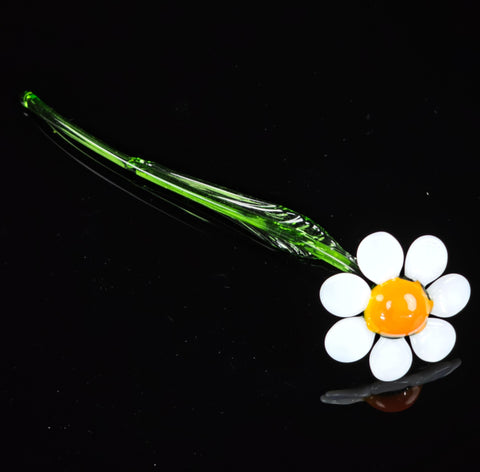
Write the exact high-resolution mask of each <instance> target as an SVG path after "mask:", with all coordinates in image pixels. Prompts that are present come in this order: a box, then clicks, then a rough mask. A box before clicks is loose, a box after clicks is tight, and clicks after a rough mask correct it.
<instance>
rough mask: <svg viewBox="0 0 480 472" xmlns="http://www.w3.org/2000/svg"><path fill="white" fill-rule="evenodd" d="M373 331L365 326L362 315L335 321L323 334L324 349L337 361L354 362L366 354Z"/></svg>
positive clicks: (370, 344) (371, 341)
mask: <svg viewBox="0 0 480 472" xmlns="http://www.w3.org/2000/svg"><path fill="white" fill-rule="evenodd" d="M374 339H375V333H374V332H373V331H370V330H369V329H368V328H367V323H365V320H364V319H363V316H357V317H356V318H345V319H343V320H340V321H337V322H336V323H335V324H334V325H333V326H332V327H331V328H330V330H329V331H328V333H327V335H326V336H325V349H326V350H327V353H328V355H329V356H330V357H333V359H335V360H336V361H339V362H355V361H358V360H360V359H361V358H362V357H364V356H366V355H367V354H368V351H369V350H370V348H371V347H372V344H373V340H374Z"/></svg>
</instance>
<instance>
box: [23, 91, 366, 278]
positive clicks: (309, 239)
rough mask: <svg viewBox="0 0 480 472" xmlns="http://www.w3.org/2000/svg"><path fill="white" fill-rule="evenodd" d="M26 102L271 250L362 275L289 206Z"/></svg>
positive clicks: (60, 129) (66, 131) (59, 128)
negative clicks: (127, 146) (137, 153)
mask: <svg viewBox="0 0 480 472" xmlns="http://www.w3.org/2000/svg"><path fill="white" fill-rule="evenodd" d="M21 103H22V105H23V106H24V107H25V108H26V109H28V110H29V111H30V112H32V113H34V114H35V115H37V116H38V117H39V118H41V119H42V120H43V121H45V122H46V123H47V124H48V125H49V126H50V127H51V128H52V129H53V131H54V132H55V133H58V134H59V135H60V136H62V137H64V138H66V140H67V141H68V142H71V140H73V141H75V142H77V143H79V144H81V145H82V146H84V147H85V148H87V149H89V150H91V151H93V152H95V153H96V154H98V155H100V156H102V157H103V158H105V159H108V160H109V161H111V162H113V163H115V164H117V165H119V166H121V167H123V168H124V169H126V170H128V171H131V172H134V173H135V174H136V175H137V176H139V177H141V178H143V179H146V180H148V181H150V182H152V183H153V184H155V185H158V186H160V187H162V188H164V189H168V190H170V191H172V192H175V193H177V194H179V195H182V196H183V197H185V198H188V199H189V200H192V201H194V202H197V203H198V204H200V205H203V206H205V207H207V208H209V209H211V210H213V211H215V212H217V213H219V214H221V215H224V216H225V217H228V218H230V219H231V220H233V221H234V222H236V223H238V224H240V225H242V226H243V227H244V228H246V229H247V230H249V231H250V232H252V233H253V234H255V235H256V236H257V237H258V238H260V239H261V240H262V241H263V242H264V243H268V245H270V246H271V247H273V248H275V249H279V250H281V251H286V252H288V253H290V254H293V255H295V256H297V257H300V258H303V259H311V260H322V261H325V262H327V263H329V264H331V265H332V266H334V267H336V268H337V269H340V270H341V271H343V272H358V266H357V264H356V261H355V258H354V257H353V256H351V255H350V254H349V253H348V252H347V251H345V250H344V249H342V248H341V247H340V245H339V244H338V243H337V242H336V241H335V240H334V239H333V238H332V237H331V236H330V235H329V234H328V233H327V232H326V231H325V230H324V229H323V228H322V227H321V226H320V225H318V224H317V223H315V222H314V221H312V220H311V219H310V218H308V217H306V216H303V215H301V214H300V213H297V212H295V211H292V210H290V209H288V208H286V207H284V206H281V205H276V204H273V203H269V202H265V201H262V200H258V199H255V198H251V197H248V196H246V195H242V194H240V193H237V192H233V191H231V190H228V189H226V188H223V187H220V186H218V185H213V184H210V183H207V182H204V181H202V180H199V179H196V178H192V177H189V176H186V175H182V174H179V173H177V172H174V171H172V170H170V169H168V168H166V167H163V166H161V165H159V164H157V163H156V162H152V161H147V160H145V159H141V158H139V157H131V156H127V155H126V154H123V153H121V152H119V151H116V150H114V149H113V148H111V147H110V146H108V145H107V144H105V143H103V142H102V141H100V140H99V139H97V138H95V137H94V136H92V135H90V134H88V133H86V132H85V131H83V130H82V129H81V128H79V127H78V126H76V125H74V124H72V123H70V122H69V121H67V120H66V119H65V118H63V117H62V116H61V115H59V114H58V113H57V112H56V111H55V110H53V109H52V108H51V107H49V106H48V105H46V104H45V103H44V102H43V101H42V100H41V99H40V98H38V97H37V96H36V95H35V94H34V93H33V92H25V93H24V94H23V96H22V100H21Z"/></svg>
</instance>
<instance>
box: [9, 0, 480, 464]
mask: <svg viewBox="0 0 480 472" xmlns="http://www.w3.org/2000/svg"><path fill="white" fill-rule="evenodd" d="M324 3H325V5H324V6H323V3H322V2H318V4H317V5H316V6H315V7H313V6H312V7H301V6H298V7H289V8H287V7H278V6H271V7H269V8H267V7H266V6H265V7H264V8H263V9H261V8H259V7H258V6H257V7H252V8H249V7H247V6H242V5H240V4H238V5H237V6H232V5H230V6H229V7H226V6H225V5H223V6H219V5H216V6H214V7H213V6H212V7H207V6H205V5H201V6H196V7H191V6H180V5H176V6H175V7H174V6H172V5H171V4H168V3H165V2H159V4H158V5H153V4H152V6H150V7H148V8H142V7H140V6H137V5H135V4H133V3H132V4H130V5H128V6H126V7H121V6H120V5H119V4H117V5H112V6H111V8H110V7H106V6H102V7H99V6H98V5H97V6H96V7H93V6H92V7H91V6H88V5H86V4H69V5H63V6H62V7H55V8H53V7H48V6H47V5H43V4H41V5H37V6H36V7H27V6H24V7H22V6H21V5H20V4H15V5H13V4H12V5H9V6H8V8H7V9H6V10H4V13H3V14H2V18H1V20H0V22H1V24H2V27H1V32H0V39H1V41H2V47H1V54H2V83H3V85H2V104H3V106H2V113H1V115H0V120H1V133H2V156H1V158H2V160H3V165H2V186H1V188H2V193H3V194H2V218H1V221H0V237H1V247H2V250H1V253H0V264H1V278H2V279H1V280H2V285H1V291H2V292H1V293H2V300H3V304H2V305H3V308H2V321H3V322H2V328H1V332H0V337H1V343H0V346H1V356H0V376H1V377H0V378H1V380H0V405H1V408H2V419H1V421H0V430H1V431H2V434H3V436H4V438H5V439H4V440H3V441H2V448H3V449H4V452H3V453H2V457H0V461H1V460H3V461H4V464H5V466H4V467H3V468H4V470H33V468H35V470H43V469H40V468H41V467H42V466H43V467H45V468H46V469H45V470H61V471H77V470H124V469H125V470H136V471H143V470H152V471H153V470H182V471H183V470H237V469H238V470H322V469H325V468H326V467H329V468H330V469H331V470H350V469H352V468H353V467H355V469H357V470H397V469H398V470H400V469H402V470H403V469H406V470H444V469H450V470H451V468H452V467H457V469H458V470H465V469H466V467H467V464H468V463H470V461H472V460H473V459H474V457H475V454H474V452H475V451H474V447H475V445H476V444H477V442H478V433H477V427H476V425H477V424H478V420H479V417H478V399H477V398H476V397H477V393H476V392H477V391H478V389H477V387H476V386H475V382H476V378H477V372H478V355H477V346H478V339H477V336H478V321H477V316H478V313H477V312H478V301H477V298H476V286H477V281H478V275H477V274H476V269H477V267H478V257H477V245H478V241H477V238H476V237H475V234H476V233H475V225H476V224H477V220H478V202H479V200H478V198H479V194H478V184H477V181H478V171H477V166H476V159H477V156H478V142H477V134H478V124H479V113H478V101H475V100H474V88H476V87H478V81H476V79H475V78H474V75H473V71H474V69H475V67H476V66H478V34H477V29H478V28H477V17H476V16H475V15H474V10H473V8H470V7H469V6H468V4H465V3H461V2H450V5H449V6H448V7H445V6H441V5H438V4H437V2H424V3H422V4H421V8H420V7H419V6H418V4H417V5H416V6H415V7H413V8H412V7H408V6H406V5H405V4H404V3H403V2H402V3H398V4H397V6H395V7H394V6H390V7H386V6H385V4H382V3H381V2H363V4H362V5H361V6H359V5H356V6H354V7H352V5H350V4H348V3H345V2H332V3H335V5H336V6H335V7H332V6H327V5H329V3H330V2H324ZM386 3H388V2H386ZM26 89H31V90H33V91H34V92H35V93H36V94H38V95H39V96H40V97H41V98H42V99H43V100H44V101H45V102H47V103H48V104H50V105H51V106H53V107H54V108H55V109H56V110H57V111H59V112H60V113H62V114H63V115H64V116H66V117H68V118H72V119H73V120H74V121H75V123H77V124H79V125H80V126H81V127H83V128H84V129H86V130H88V131H90V132H91V133H92V134H94V135H96V136H98V137H100V138H102V139H103V140H105V141H106V142H108V143H110V144H111V145H113V146H114V147H116V148H117V149H120V150H122V151H124V152H127V153H130V154H132V155H139V156H142V157H144V158H147V159H151V160H155V161H158V162H160V163H162V164H164V165H167V166H169V167H171V168H173V169H176V170H178V171H182V172H185V173H187V174H190V175H193V176H196V177H199V178H203V179H205V180H207V181H211V182H215V183H218V184H221V185H224V186H226V187H229V188H232V189H236V190H239V191H241V192H244V193H246V194H248V195H252V196H256V197H259V198H263V199H266V200H269V201H273V202H276V203H282V204H284V205H286V206H288V207H290V208H294V209H296V210H298V211H300V212H302V213H303V214H306V215H308V216H310V217H312V218H313V219H314V220H316V221H317V222H319V223H320V224H322V225H323V226H325V227H326V229H327V230H328V231H329V232H330V233H331V234H332V235H333V236H334V237H335V238H336V239H337V240H338V241H339V242H340V243H341V244H342V246H343V247H345V248H346V249H347V250H349V251H350V252H352V253H355V250H356V247H357V245H358V243H359V242H360V241H361V239H362V238H363V237H364V236H366V235H367V234H369V233H370V232H373V231H377V230H385V231H389V232H391V233H392V234H394V235H395V236H396V237H397V238H398V239H399V240H400V242H401V243H402V245H403V247H404V249H405V250H406V249H407V248H408V245H409V244H410V243H411V242H412V241H413V240H414V239H416V238H417V237H418V236H420V235H422V234H435V235H437V236H439V237H440V238H441V239H442V240H443V241H444V242H445V243H446V245H447V248H448V249H449V265H448V268H447V271H448V272H459V273H462V274H464V275H465V276H467V277H468V278H469V280H470V282H471V285H472V298H471V300H470V303H469V305H468V306H467V308H466V309H465V310H464V311H463V312H462V313H461V314H460V315H459V316H458V317H456V318H455V319H453V320H452V323H453V325H454V326H455V328H456V330H457V335H458V341H457V345H456V347H455V349H454V352H453V353H452V354H451V356H450V357H449V358H455V357H459V358H461V359H462V366H461V367H460V368H459V369H458V370H457V371H455V372H454V373H452V374H451V375H450V376H449V377H448V378H446V379H443V380H439V381H437V382H435V383H432V384H428V385H426V386H425V387H424V388H423V391H422V393H421V395H420V397H419V399H418V401H417V402H416V404H415V405H414V406H413V407H411V408H410V409H409V410H406V411H405V412H403V413H396V414H387V413H382V412H380V411H377V410H374V409H373V408H371V407H369V406H368V405H367V404H365V403H361V404H356V405H353V406H349V407H345V406H332V405H325V404H323V403H322V402H321V401H320V396H321V395H322V394H323V393H325V391H327V390H331V389H338V388H347V387H353V386H356V385H359V384H364V383H368V382H370V381H371V380H372V377H371V374H370V372H369V369H368V360H367V359H364V360H362V361H361V362H358V363H355V364H352V365H342V364H338V363H336V362H335V361H333V360H331V359H330V358H329V357H328V356H327V355H326V353H325V351H324V348H323V338H324V335H325V333H326V331H327V330H328V328H329V327H330V326H331V325H332V324H333V322H334V321H335V319H334V317H333V316H331V315H329V314H328V313H327V312H326V311H325V310H324V309H323V308H322V306H321V305H320V302H319V300H318V290H319V287H320V285H321V283H322V282H323V281H324V280H325V278H326V277H327V276H329V275H330V274H332V273H334V272H335V271H334V270H332V269H330V268H329V267H327V266H326V265H325V266H323V267H314V266H311V265H309V264H305V263H302V262H299V261H298V260H296V259H294V258H291V257H288V256H285V255H282V254H278V253H275V252H270V251H268V250H266V249H265V248H263V247H261V246H257V245H255V244H254V243H253V242H252V241H250V240H248V239H247V238H244V237H243V236H241V235H239V234H238V233H237V232H235V231H230V230H224V229H221V230H219V229H218V228H217V227H216V226H208V225H201V226H200V225H199V223H198V221H196V220H195V219H188V218H187V217H186V218H185V219H184V220H185V221H184V223H188V224H184V223H182V222H179V221H177V220H175V219H173V218H172V217H169V216H168V215H166V214H164V213H161V212H158V211H155V210H153V209H151V208H149V207H148V206H146V205H144V204H142V203H141V202H139V201H138V200H135V199H133V198H131V197H130V196H129V195H127V194H125V193H124V192H121V191H119V190H118V189H116V188H114V187H113V186H110V185H108V184H107V183H105V182H104V181H102V180H101V179H99V178H98V177H97V176H95V175H93V174H92V173H91V172H89V171H87V170H85V169H84V168H83V167H81V166H79V165H78V164H77V163H76V162H74V161H73V160H72V159H70V158H69V157H68V156H67V155H66V154H65V153H64V152H63V151H62V150H61V149H59V148H58V147H57V146H55V145H54V144H53V143H52V142H51V141H49V140H48V139H46V138H45V136H44V135H42V134H41V133H40V131H39V129H38V127H36V126H35V124H34V123H33V122H32V120H29V119H27V118H25V116H24V114H23V110H22V108H21V107H20V105H19V100H18V99H19V95H20V94H21V93H22V92H23V91H24V90H26ZM160 206H161V208H162V209H163V210H165V211H167V212H171V211H173V210H172V209H171V208H170V207H169V206H168V205H166V204H161V205H160ZM192 226H193V227H192Z"/></svg>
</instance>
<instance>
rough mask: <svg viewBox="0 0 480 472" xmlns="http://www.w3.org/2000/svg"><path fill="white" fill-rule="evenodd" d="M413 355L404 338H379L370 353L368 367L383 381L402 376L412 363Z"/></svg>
mask: <svg viewBox="0 0 480 472" xmlns="http://www.w3.org/2000/svg"><path fill="white" fill-rule="evenodd" d="M412 360H413V355H412V350H411V349H410V346H409V345H408V343H407V342H406V341H405V339H404V338H399V339H389V338H380V339H379V340H378V341H377V343H376V344H375V346H373V349H372V352H371V353H370V369H371V370H372V373H373V375H374V376H375V377H376V378H377V379H378V380H382V381H383V382H392V381H393V380H397V379H399V378H401V377H403V376H404V375H405V374H406V373H407V372H408V370H409V369H410V366H411V365H412Z"/></svg>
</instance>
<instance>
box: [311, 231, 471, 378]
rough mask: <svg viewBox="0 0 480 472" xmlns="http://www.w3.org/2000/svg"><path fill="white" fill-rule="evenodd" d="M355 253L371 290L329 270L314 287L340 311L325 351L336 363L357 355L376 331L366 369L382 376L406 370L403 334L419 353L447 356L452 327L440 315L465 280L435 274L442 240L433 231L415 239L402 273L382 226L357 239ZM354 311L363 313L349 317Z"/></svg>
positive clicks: (453, 305) (451, 307)
mask: <svg viewBox="0 0 480 472" xmlns="http://www.w3.org/2000/svg"><path fill="white" fill-rule="evenodd" d="M357 260H358V266H359V267H360V270H361V271H362V273H363V274H364V275H365V277H366V278H368V279H369V280H371V281H372V282H374V283H375V284H377V285H375V286H374V287H373V289H370V287H369V286H368V284H367V283H366V282H365V280H363V279H362V278H361V277H359V276H357V275H354V274H347V273H340V274H336V275H333V276H332V277H330V278H328V279H327V280H326V281H325V282H324V283H323V285H322V287H321V289H320V300H321V302H322V304H323V306H324V307H325V308H326V309H327V310H328V311H329V312H330V313H332V314H334V315H336V316H339V317H341V318H344V319H342V320H340V321H338V322H337V323H335V324H334V325H333V326H332V328H330V330H329V331H328V333H327V335H326V336H325V348H326V350H327V352H328V354H329V355H330V356H331V357H332V358H333V359H335V360H337V361H339V362H354V361H357V360H359V359H361V358H362V357H364V356H365V355H366V354H367V353H368V352H369V351H370V349H371V347H372V345H373V342H374V339H375V333H378V334H380V336H381V337H380V339H379V340H378V342H377V343H376V344H375V346H374V347H373V349H372V351H371V353H370V368H371V370H372V373H373V375H374V376H375V377H376V378H378V379H379V380H382V381H393V380H396V379H399V378H400V377H402V376H403V375H405V374H406V373H407V372H408V370H409V369H410V366H411V364H412V357H413V356H412V351H411V349H410V347H409V345H408V343H407V341H406V339H405V338H406V337H407V336H408V337H409V338H410V342H411V345H412V349H413V351H414V352H415V354H416V355H417V356H418V357H419V358H420V359H422V360H425V361H427V362H438V361H440V360H442V359H443V358H444V357H445V356H447V355H448V354H449V353H450V351H451V350H452V348H453V346H454V344H455V339H456V334H455V330H454V328H453V326H452V325H451V324H450V323H448V322H447V321H445V320H444V319H442V318H448V317H450V316H453V315H456V314H457V313H458V312H460V311H461V310H462V309H463V308H464V307H465V305H466V304H467V302H468V299H469V298H470V285H469V283H468V281H467V279H466V278H465V277H463V276H462V275H459V274H447V275H444V276H442V277H440V275H442V273H443V271H444V270H445V268H446V265H447V249H446V248H445V245H444V244H443V243H442V241H440V240H439V239H438V238H436V237H435V236H421V237H420V238H418V239H416V240H415V241H414V242H413V243H412V245H411V246H410V248H409V250H408V252H407V256H406V258H405V278H401V277H399V275H400V271H401V269H402V266H403V263H404V257H403V250H402V247H401V246H400V243H399V242H398V241H397V240H396V239H395V238H394V237H393V236H392V235H390V234H388V233H385V232H378V233H373V234H370V235H369V236H367V237H366V238H365V239H364V240H363V241H362V242H361V243H360V245H359V246H358V250H357ZM438 277H440V278H439V279H438V280H436V279H437V278H438ZM434 280H436V281H435V282H434V283H432V282H433V281H434ZM429 284H430V285H429ZM425 287H427V288H425ZM362 312H364V315H363V316H355V315H359V314H360V313H362ZM430 314H432V315H435V316H437V317H438V318H432V317H429V315H430Z"/></svg>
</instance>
